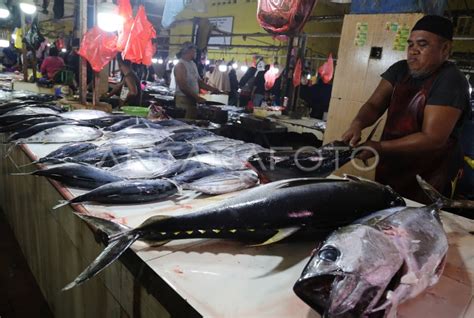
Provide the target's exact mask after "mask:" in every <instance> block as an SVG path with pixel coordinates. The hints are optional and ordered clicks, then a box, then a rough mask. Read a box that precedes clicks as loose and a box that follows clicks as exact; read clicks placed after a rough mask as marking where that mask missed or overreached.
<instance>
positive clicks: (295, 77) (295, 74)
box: [293, 59, 302, 87]
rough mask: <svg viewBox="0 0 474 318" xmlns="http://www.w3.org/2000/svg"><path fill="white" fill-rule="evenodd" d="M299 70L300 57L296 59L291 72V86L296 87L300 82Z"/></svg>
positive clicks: (300, 66)
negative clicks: (293, 69)
mask: <svg viewBox="0 0 474 318" xmlns="http://www.w3.org/2000/svg"><path fill="white" fill-rule="evenodd" d="M301 72H302V65H301V59H298V61H297V62H296V65H295V71H294V72H293V86H294V87H298V86H299V85H300V84H301Z"/></svg>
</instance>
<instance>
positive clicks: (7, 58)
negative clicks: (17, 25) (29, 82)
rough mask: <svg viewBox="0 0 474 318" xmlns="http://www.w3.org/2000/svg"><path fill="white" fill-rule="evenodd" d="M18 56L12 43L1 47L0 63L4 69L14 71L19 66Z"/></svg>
mask: <svg viewBox="0 0 474 318" xmlns="http://www.w3.org/2000/svg"><path fill="white" fill-rule="evenodd" d="M18 57H19V55H18V53H17V51H16V49H15V47H14V46H13V45H10V46H9V47H6V48H4V49H2V65H3V66H4V67H5V70H6V71H16V70H17V69H18V68H19V63H18Z"/></svg>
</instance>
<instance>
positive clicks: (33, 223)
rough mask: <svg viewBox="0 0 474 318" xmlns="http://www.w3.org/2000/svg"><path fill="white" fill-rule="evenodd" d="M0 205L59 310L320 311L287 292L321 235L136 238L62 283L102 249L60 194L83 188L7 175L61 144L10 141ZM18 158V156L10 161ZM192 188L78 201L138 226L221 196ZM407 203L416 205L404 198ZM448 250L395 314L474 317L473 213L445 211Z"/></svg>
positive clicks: (99, 313) (139, 313)
mask: <svg viewBox="0 0 474 318" xmlns="http://www.w3.org/2000/svg"><path fill="white" fill-rule="evenodd" d="M8 146H9V145H5V144H3V145H2V146H1V151H0V154H1V155H2V159H1V161H0V178H1V184H2V188H1V191H0V203H1V207H2V208H3V210H4V211H5V213H6V215H7V219H8V221H9V223H10V224H11V226H12V228H13V230H14V232H15V235H16V237H17V239H18V241H19V244H20V246H21V248H22V251H23V253H24V255H25V257H26V259H27V261H28V263H29V265H30V268H31V270H32V272H33V274H34V276H35V277H36V279H37V281H38V284H39V286H40V288H41V290H42V292H43V294H44V295H45V298H46V299H47V301H48V303H49V304H50V307H51V309H52V311H53V312H54V314H55V316H56V317H167V316H177V317H197V316H205V317H305V318H308V317H319V315H318V314H317V313H316V312H314V311H313V310H312V309H311V308H309V307H308V306H307V305H306V304H305V303H303V302H302V301H301V300H300V299H299V298H298V297H297V296H296V295H295V294H294V293H293V291H292V287H293V284H294V282H295V281H296V280H297V279H298V277H299V275H300V274H301V271H302V269H303V267H304V266H305V264H306V262H307V260H308V257H309V254H310V252H311V251H312V249H313V248H314V247H315V246H316V245H317V242H314V243H312V242H306V243H297V242H289V243H278V244H274V245H270V246H263V247H249V246H246V245H244V244H242V243H240V242H233V241H226V240H211V239H192V240H178V241H171V242H169V243H168V244H165V245H163V246H161V247H148V246H146V245H145V244H144V243H140V242H138V243H136V244H134V245H133V247H132V249H131V250H129V251H128V252H126V253H125V255H124V256H123V257H121V259H120V261H117V262H115V263H114V264H113V265H111V266H109V267H108V268H107V269H106V270H104V271H103V272H102V273H100V274H99V275H98V276H96V277H95V278H93V279H91V280H90V281H88V282H87V283H85V284H84V285H82V286H80V287H78V288H75V289H73V290H71V291H68V292H64V293H60V292H59V291H60V289H61V288H62V287H64V286H65V285H66V284H67V283H69V282H70V281H71V280H72V279H73V278H74V277H75V276H76V275H77V274H79V273H80V272H81V271H82V270H83V269H84V268H85V267H86V266H87V265H88V264H89V263H90V262H91V261H92V260H93V259H94V258H95V257H96V256H97V255H98V254H99V253H100V251H101V250H102V249H103V247H102V246H101V244H99V243H97V241H96V240H95V236H94V231H92V230H91V229H90V228H89V227H88V226H87V225H86V224H85V223H84V222H82V221H81V220H80V219H79V218H78V217H76V216H75V215H74V214H73V213H72V212H73V210H72V209H71V208H70V207H64V208H61V209H59V210H56V211H52V210H51V207H52V206H53V205H55V204H56V203H57V201H58V200H59V199H63V198H70V197H71V196H72V195H78V194H80V193H83V192H84V191H81V190H76V189H68V188H64V187H62V186H61V185H60V184H58V183H56V182H49V181H48V180H47V179H45V178H42V177H34V176H22V177H20V176H10V175H9V173H10V172H15V171H18V168H16V166H15V164H16V165H21V164H25V163H28V162H30V161H31V159H34V158H35V157H36V156H42V155H44V154H46V153H48V152H50V151H51V150H54V149H55V148H56V147H58V145H27V146H25V147H23V149H20V148H16V149H14V150H13V152H12V153H11V156H10V157H11V159H12V160H10V159H9V158H5V159H4V158H3V157H4V154H5V152H6V149H7V147H8ZM13 162H14V163H15V164H14V163H13ZM186 194H187V195H188V196H189V197H188V198H185V199H182V200H169V201H165V202H159V203H152V204H143V205H136V206H131V205H122V206H105V205H84V206H83V207H81V206H78V209H79V210H80V211H82V212H83V213H89V214H92V215H97V216H102V217H107V218H109V219H114V220H115V221H120V222H122V223H124V224H127V225H129V226H132V227H134V226H137V225H138V224H140V223H141V222H143V221H144V220H145V219H146V218H148V217H149V216H151V215H156V214H162V215H176V214H179V213H189V212H190V211H192V210H193V209H195V208H197V207H201V206H204V205H207V204H211V203H212V202H216V201H218V200H222V199H223V198H225V197H229V196H232V195H233V194H228V195H224V196H216V197H206V198H200V197H195V195H193V193H186ZM409 204H410V205H416V203H414V202H409ZM442 219H443V222H444V226H445V229H446V231H447V233H448V237H449V242H450V249H449V253H448V258H447V266H446V269H445V271H444V274H443V276H442V278H441V281H440V283H439V284H437V285H436V286H434V287H433V288H431V289H429V290H428V291H426V292H424V293H423V294H422V295H420V296H419V297H417V298H416V299H414V300H411V301H409V302H407V303H405V304H403V305H402V306H401V308H400V314H399V317H430V318H445V317H450V318H451V317H453V318H454V317H466V318H467V317H474V300H473V288H472V282H473V281H474V248H473V246H474V235H473V233H474V221H471V220H468V219H465V218H462V217H459V216H455V215H452V214H449V213H442Z"/></svg>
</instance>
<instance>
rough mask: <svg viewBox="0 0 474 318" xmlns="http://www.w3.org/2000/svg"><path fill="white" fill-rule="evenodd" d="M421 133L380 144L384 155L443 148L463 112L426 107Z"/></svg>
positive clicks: (443, 107) (450, 108)
mask: <svg viewBox="0 0 474 318" xmlns="http://www.w3.org/2000/svg"><path fill="white" fill-rule="evenodd" d="M423 114H424V118H423V127H422V130H421V132H419V133H415V134H411V135H408V136H405V137H403V138H399V139H393V140H387V141H382V142H380V152H381V154H382V155H391V154H397V155H398V154H407V155H408V154H415V153H420V152H424V151H433V150H438V149H440V148H442V147H443V146H444V145H445V144H446V141H447V140H448V138H449V136H450V135H451V133H452V131H453V129H454V126H455V125H456V123H457V121H458V120H459V118H460V116H461V114H462V111H461V110H460V109H458V108H454V107H451V106H438V105H426V107H425V111H424V113H423Z"/></svg>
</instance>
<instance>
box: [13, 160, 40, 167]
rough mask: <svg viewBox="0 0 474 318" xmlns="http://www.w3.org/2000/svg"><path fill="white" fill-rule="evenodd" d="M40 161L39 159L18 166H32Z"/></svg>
mask: <svg viewBox="0 0 474 318" xmlns="http://www.w3.org/2000/svg"><path fill="white" fill-rule="evenodd" d="M37 163H39V160H35V161H32V162H30V163H27V164H24V165H21V166H18V168H25V167H29V166H32V165H34V164H37Z"/></svg>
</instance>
